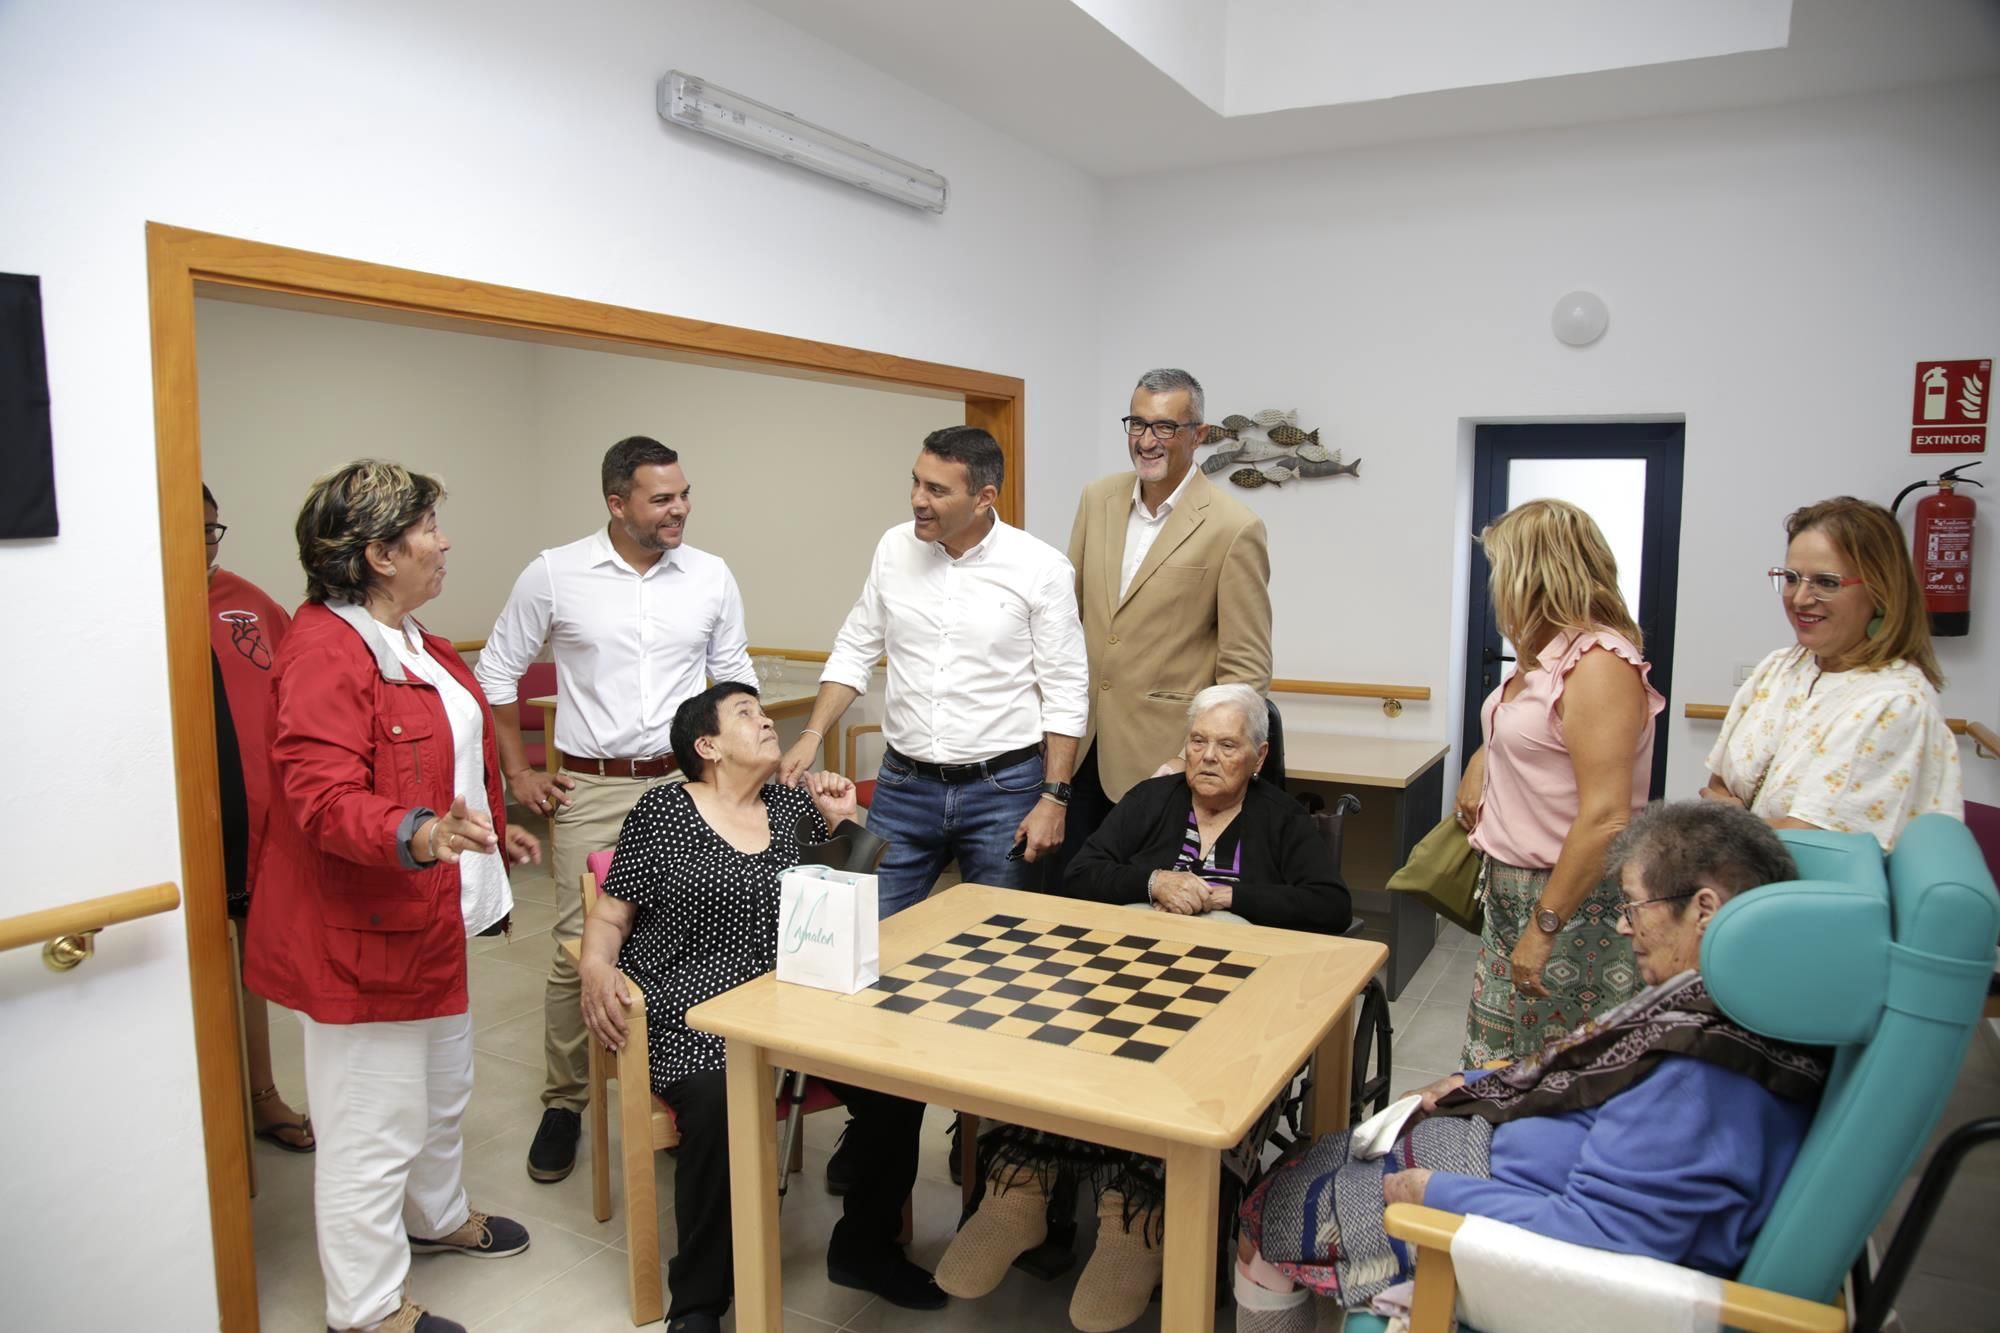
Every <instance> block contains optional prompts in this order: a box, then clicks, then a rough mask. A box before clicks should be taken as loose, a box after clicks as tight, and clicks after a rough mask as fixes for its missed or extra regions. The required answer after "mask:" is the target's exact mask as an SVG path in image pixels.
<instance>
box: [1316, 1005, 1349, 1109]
mask: <svg viewBox="0 0 2000 1333" xmlns="http://www.w3.org/2000/svg"><path fill="white" fill-rule="evenodd" d="M1353 1089H1354V1002H1353V1001H1352V1000H1350V1001H1348V1003H1347V1007H1346V1008H1345V1009H1342V1010H1341V1011H1340V1017H1339V1018H1336V1019H1334V1020H1333V1030H1332V1031H1331V1032H1328V1033H1327V1034H1326V1040H1324V1041H1322V1042H1321V1043H1320V1044H1319V1049H1318V1050H1316V1051H1314V1052H1313V1067H1312V1097H1311V1104H1310V1106H1309V1107H1308V1108H1307V1114H1306V1129H1307V1130H1308V1131H1309V1132H1310V1133H1311V1134H1312V1136H1313V1137H1314V1138H1318V1137H1319V1136H1320V1135H1322V1134H1331V1133H1333V1132H1334V1131H1335V1130H1337V1129H1346V1128H1347V1121H1348V1109H1349V1108H1348V1101H1349V1099H1350V1096H1351V1094H1352V1092H1353Z"/></svg>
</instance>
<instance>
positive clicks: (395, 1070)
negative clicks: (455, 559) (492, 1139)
mask: <svg viewBox="0 0 2000 1333" xmlns="http://www.w3.org/2000/svg"><path fill="white" fill-rule="evenodd" d="M443 496H444V489H443V487H442V486H440V485H439V484H438V482H437V481H436V480H435V479H433V478H430V477H425V476H419V475H416V474H413V473H411V472H408V471H406V470H405V469H404V468H402V467H401V466H399V465H397V464H395V463H384V462H377V461H371V460H364V461H362V462H358V463H350V464H349V465H348V466H346V467H344V468H342V469H341V470H340V471H338V472H336V473H334V474H333V475H332V476H330V477H325V478H322V479H321V480H320V481H318V482H316V483H315V484H314V485H313V488H312V490H311V492H310V493H309V494H308V495H307V496H306V502H305V507H304V508H303V509H301V510H300V511H299V520H298V541H299V562H300V563H301V564H302V565H304V566H305V571H306V604H305V605H304V606H302V607H300V608H299V612H298V615H297V617H296V618H295V619H294V620H293V622H292V628H291V632H290V633H289V634H288V635H287V636H286V638H285V641H284V644H283V646H282V647H281V648H280V649H279V650H278V656H277V661H276V663H275V664H274V666H273V668H272V691H273V699H274V702H275V708H276V716H275V720H274V725H273V732H272V738H271V787H272V792H273V798H272V809H271V817H270V824H269V827H268V828H267V830H266V832H265V838H264V848H263V854H262V858H261V862H260V866H259V871H258V878H257V885H258V889H257V894H256V896H255V897H254V898H252V899H251V912H252V915H253V917H254V921H253V925H252V929H251V930H250V932H249V956H248V958H247V959H246V961H245V967H244V973H245V981H246V983H247V984H248V985H249V986H250V987H251V988H252V989H253V990H255V991H257V992H258V993H259V994H261V995H264V996H267V997H268V998H270V999H272V1000H275V1001H277V1002H278V1003H279V1004H282V1005H285V1006H286V1007H288V1008H291V1009H295V1010H297V1011H298V1013H299V1023H300V1026H301V1027H302V1028H303V1029H304V1030H305V1066H306V1091H307V1094H308V1095H309V1096H310V1098H311V1099H312V1105H313V1111H314V1118H315V1121H316V1125H315V1128H316V1131H317V1134H318V1139H319V1156H318V1163H317V1173H316V1176H315V1179H314V1185H315V1191H314V1193H315V1198H314V1210H315V1215H316V1220H317V1223H318V1228H319V1253H320V1267H321V1270H322V1272H323V1273H324V1275H325V1278H326V1322H327V1325H328V1327H329V1328H332V1329H341V1330H352V1329H373V1328H377V1327H380V1326H383V1325H387V1326H388V1327H390V1328H393V1329H395V1330H396V1331H397V1333H412V1331H413V1333H463V1330H462V1328H461V1326H460V1325H458V1324H455V1323H452V1322H451V1321H449V1320H445V1319H441V1318H439V1317H437V1316H435V1315H431V1314H427V1313H425V1312H424V1311H423V1310H422V1309H420V1308H419V1307H417V1306H415V1305H413V1304H411V1303H410V1302H408V1301H407V1300H405V1299H404V1297H403V1285H404V1280H405V1279H406V1278H407V1277H408V1275H409V1268H410V1255H411V1253H412V1252H413V1251H414V1252H416V1253H420V1254H424V1253H437V1252H450V1253H458V1254H466V1255H472V1256H476V1257H480V1258H500V1257H503V1256H505V1255H510V1254H518V1253H520V1252H521V1251H522V1250H525V1249H527V1248H528V1233H527V1231H526V1230H525V1229H523V1228H522V1227H521V1226H520V1225H519V1224H518V1223H515V1222H513V1221H510V1220H508V1219H507V1218H503V1217H490V1216H488V1215H486V1214H484V1213H481V1212H477V1211H474V1210H472V1209H471V1208H470V1207H469V1206H468V1205H467V1202H466V1198H465V1189H464V1186H463V1184H462V1183H461V1181H460V1173H461V1167H462V1165H463V1158H464V1143H463V1140H462V1139H461V1137H460V1121H461V1118H462V1117H463V1115H464V1113H465V1107H466V1103H467V1101H468V1100H470V1098H471V1095H472V1016H471V1014H470V1012H469V1006H468V1004H467V1001H466V979H465V972H466V969H465V940H466V937H467V936H469V935H477V934H479V933H481V932H482V931H485V930H488V929H490V928H492V927H495V926H497V925H498V924H499V923H501V922H502V921H503V920H504V919H505V918H506V916H507V914H508V912H509V911H510V910H511V909H512V906H513V896H512V893H511V892H510V890H509V888H508V884H507V867H506V860H512V861H515V862H522V861H539V860H540V859H541V846H540V844H539V843H537V842H536V841H535V839H534V838H533V837H532V836H531V835H530V834H528V833H526V832H524V831H523V830H521V829H512V828H507V827H506V826H505V824H504V822H503V820H502V817H501V816H502V812H503V811H504V810H505V808H506V806H505V803H504V801H503V800H502V798H501V792H500V765H499V757H498V754H497V751H496V748H495V745H494V740H493V722H492V716H491V714H490V713H489V712H488V711H487V708H486V702H485V697H484V695H483V694H482V693H481V692H480V689H479V686H478V685H477V683H476V682H475V681H474V680H473V677H472V674H471V672H469V671H467V670H466V668H465V666H464V664H463V663H462V662H460V661H459V658H458V654H457V653H455V652H453V651H452V647H451V644H450V643H449V642H447V641H446V640H444V639H440V638H438V637H437V636H435V635H433V634H429V633H427V632H425V630H424V629H423V627H422V626H421V625H419V624H418V623H417V621H416V620H415V619H414V617H413V615H412V613H413V612H415V611H416V610H417V608H418V607H420V606H422V605H424V603H426V602H428V601H430V600H431V599H432V598H433V597H435V596H437V595H438V592H439V591H440V590H441V589H442V588H443V586H444V573H445V552H446V551H448V550H449V549H450V547H451V544H450V542H448V541H446V540H445V537H444V534H442V533H440V532H439V531H438V526H437V503H438V501H439V500H441V499H442V498H443ZM440 811H442V812H443V813H439V812H440ZM503 850H504V856H505V859H504V860H503Z"/></svg>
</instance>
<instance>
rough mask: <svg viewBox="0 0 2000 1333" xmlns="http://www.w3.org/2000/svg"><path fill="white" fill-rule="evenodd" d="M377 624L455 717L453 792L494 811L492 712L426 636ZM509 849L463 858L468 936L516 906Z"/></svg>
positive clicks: (461, 903)
mask: <svg viewBox="0 0 2000 1333" xmlns="http://www.w3.org/2000/svg"><path fill="white" fill-rule="evenodd" d="M375 628H376V629H377V630H379V631H381V634H382V639H383V642H385V643H387V644H388V645H389V650H390V651H391V652H393V653H395V654H396V657H397V660H399V661H400V662H402V664H403V666H404V667H405V668H406V669H408V670H409V671H410V673H411V674H412V675H415V676H417V677H418V678H419V679H422V680H426V681H428V682H430V683H431V685H433V686H435V687H436V689H437V692H438V698H439V699H440V700H441V701H442V702H443V704H444V713H445V717H446V718H448V719H449V720H450V722H451V760H452V775H451V776H452V792H453V794H454V795H456V796H463V797H464V798H465V808H466V809H467V810H470V811H476V812H477V813H479V814H483V815H490V814H492V813H493V812H492V809H491V807H490V805H489V803H488V801H487V799H486V762H485V760H486V756H485V729H486V715H485V714H484V713H483V712H482V711H481V710H480V707H479V701H478V700H477V699H475V698H473V697H472V693H471V691H469V690H467V689H466V688H465V686H463V685H461V684H459V683H458V680H457V678H455V677H454V676H453V675H452V674H451V673H450V672H449V671H446V670H445V669H444V668H443V667H441V666H439V665H438V664H437V662H436V661H435V660H433V659H432V657H431V655H430V654H429V653H427V652H425V651H424V648H423V644H422V641H421V640H417V641H414V642H413V641H412V640H411V638H410V636H409V635H408V634H405V633H404V632H403V631H402V630H400V629H396V628H393V627H392V626H389V625H384V624H383V623H382V622H381V621H379V620H378V621H376V622H375ZM438 813H439V814H443V813H444V812H443V811H439V812H438ZM504 850H505V849H501V850H496V851H491V852H466V853H464V854H463V855H461V856H460V857H459V858H458V907H459V911H460V912H461V913H462V914H463V915H464V917H465V933H466V935H467V937H468V938H469V937H471V936H473V935H477V934H478V933H479V932H480V931H482V930H485V929H486V928H487V927H489V926H491V925H492V924H493V923H494V922H496V921H498V920H500V918H502V917H504V916H506V915H507V914H508V913H509V912H511V911H513V910H514V889H513V886H512V885H511V884H509V883H508V882H507V862H506V859H505V857H504V855H503V852H504Z"/></svg>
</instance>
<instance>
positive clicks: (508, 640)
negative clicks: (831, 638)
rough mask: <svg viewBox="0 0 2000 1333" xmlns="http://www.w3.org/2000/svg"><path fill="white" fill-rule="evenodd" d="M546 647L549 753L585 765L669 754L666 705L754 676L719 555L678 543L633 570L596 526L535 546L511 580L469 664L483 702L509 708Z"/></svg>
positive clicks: (670, 711) (732, 583)
mask: <svg viewBox="0 0 2000 1333" xmlns="http://www.w3.org/2000/svg"><path fill="white" fill-rule="evenodd" d="M550 643H553V644H554V646H555V659H556V735H555V743H556V748H558V749H560V750H561V751H562V752H563V753H564V754H573V755H576V756H577V757H579V758H583V759H650V758H652V757H654V756H656V755H663V754H666V753H668V752H669V751H671V750H672V749H673V744H672V742H671V741H670V740H669V739H668V734H667V733H668V729H669V727H670V726H671V725H672V723H673V720H674V710H675V709H677V708H679V707H680V706H681V703H682V701H684V700H686V699H687V698H689V697H690V696H692V695H695V694H699V693H700V692H701V691H702V690H704V689H706V688H707V687H708V682H709V678H710V677H713V678H714V679H716V680H718V681H723V680H740V681H743V682H744V683H746V684H754V683H755V682H756V679H757V677H756V673H755V672H753V671H752V670H751V669H750V640H749V635H748V634H747V633H746V631H745V630H744V628H743V597H742V594H741V593H739V592H738V591H737V590H736V579H735V577H734V576H733V575H732V574H730V572H729V566H728V565H726V564H724V563H723V561H722V558H721V557H720V556H715V555H710V554H709V553H708V552H707V551H702V550H697V549H696V548H694V547H692V546H678V547H675V548H674V549H673V550H671V551H668V552H666V553H665V554H663V555H661V557H660V558H659V559H658V560H656V561H654V562H653V564H652V567H651V568H649V569H647V570H646V571H645V572H644V573H641V572H640V571H638V570H636V569H633V568H632V566H630V565H628V564H626V563H625V560H624V557H622V556H620V555H619V554H618V551H617V548H615V547H613V546H612V544H611V537H610V535H609V534H608V533H607V532H605V531H604V530H603V529H599V530H598V531H596V532H594V533H592V534H591V535H590V536H588V537H585V538H584V539H583V540H582V541H576V542H571V543H570V544H569V545H567V546H558V547H555V548H554V549H552V550H547V551H543V552H542V553H541V554H540V555H539V556H537V557H535V559H534V561H533V562H532V563H530V564H529V566H528V567H527V568H526V569H525V570H523V571H522V572H521V577H520V578H519V579H517V580H516V581H515V583H514V591H513V592H512V593H511V594H510V595H509V596H508V598H507V605H506V606H504V607H502V608H501V611H500V619H499V620H497V621H495V622H494V624H493V633H492V634H490V635H488V636H487V639H486V648H485V650H484V651H483V652H481V653H480V654H479V665H478V666H477V667H476V668H475V669H474V674H475V675H477V676H478V678H479V685H480V688H481V689H483V690H485V691H486V698H487V700H488V702H490V703H495V704H511V703H514V702H515V701H516V700H517V699H518V698H519V691H520V682H521V674H522V673H523V672H525V671H526V670H527V669H528V664H529V663H531V662H533V661H534V660H535V658H536V657H538V656H539V655H540V654H541V651H542V647H543V645H545V644H550Z"/></svg>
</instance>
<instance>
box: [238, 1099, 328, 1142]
mask: <svg viewBox="0 0 2000 1333" xmlns="http://www.w3.org/2000/svg"><path fill="white" fill-rule="evenodd" d="M277 1097H278V1085H277V1084H275V1083H274V1084H272V1085H271V1086H270V1087H268V1088H265V1089H263V1090H262V1091H259V1092H253V1093H251V1094H250V1105H251V1106H252V1107H253V1108H254V1107H258V1106H262V1105H263V1104H264V1103H265V1102H270V1101H276V1100H277ZM254 1114H255V1111H254V1110H253V1111H252V1115H253V1116H254ZM287 1134H290V1135H294V1136H296V1137H292V1138H287V1137H285V1136H286V1135H287ZM256 1135H257V1137H258V1138H260V1139H263V1140H264V1141H265V1142H267V1143H275V1144H277V1145H278V1146H279V1147H280V1148H283V1149H284V1150H285V1151H286V1152H298V1153H307V1152H315V1151H317V1150H318V1149H319V1141H318V1140H317V1139H315V1138H314V1137H313V1128H312V1117H311V1116H304V1115H302V1116H300V1117H299V1118H298V1119H297V1120H277V1121H273V1122H272V1123H271V1124H268V1125H259V1126H257V1129H256ZM301 1139H303V1140H304V1141H303V1142H301Z"/></svg>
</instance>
